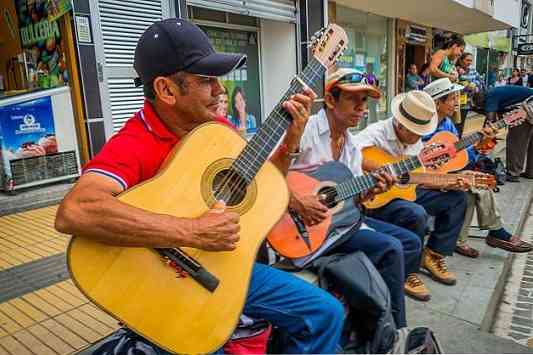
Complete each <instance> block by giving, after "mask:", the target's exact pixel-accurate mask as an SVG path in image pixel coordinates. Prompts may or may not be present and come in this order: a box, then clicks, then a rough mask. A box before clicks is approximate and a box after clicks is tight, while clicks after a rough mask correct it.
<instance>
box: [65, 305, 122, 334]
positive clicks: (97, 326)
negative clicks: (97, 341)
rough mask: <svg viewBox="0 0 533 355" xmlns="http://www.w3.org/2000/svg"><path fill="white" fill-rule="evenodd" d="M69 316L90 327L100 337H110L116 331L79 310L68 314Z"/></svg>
mask: <svg viewBox="0 0 533 355" xmlns="http://www.w3.org/2000/svg"><path fill="white" fill-rule="evenodd" d="M67 314H68V315H69V316H71V317H72V318H74V319H75V320H77V321H79V322H80V323H82V324H84V325H86V326H88V327H89V328H91V329H92V330H94V331H95V332H97V333H99V334H100V335H103V336H105V335H108V334H110V333H111V332H113V330H114V329H113V328H111V327H108V326H107V325H105V324H104V323H102V322H100V321H98V320H96V319H94V318H93V317H91V316H89V315H87V314H86V313H84V312H81V311H79V310H77V309H73V310H72V311H70V312H67Z"/></svg>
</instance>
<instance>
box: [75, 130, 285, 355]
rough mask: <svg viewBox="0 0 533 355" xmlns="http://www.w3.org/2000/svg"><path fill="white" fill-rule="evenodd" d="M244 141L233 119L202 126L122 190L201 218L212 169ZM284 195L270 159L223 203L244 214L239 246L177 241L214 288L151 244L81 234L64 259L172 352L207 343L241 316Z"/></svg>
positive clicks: (132, 198)
mask: <svg viewBox="0 0 533 355" xmlns="http://www.w3.org/2000/svg"><path fill="white" fill-rule="evenodd" d="M245 144H246V142H245V141H244V140H243V139H242V138H241V137H240V136H239V135H238V134H237V133H235V132H234V131H233V130H232V129H230V128H229V127H226V126H224V125H221V124H215V123H209V124H205V125H202V126H200V127H198V128H197V129H195V130H194V131H193V132H191V133H190V134H189V135H187V136H186V137H185V138H184V139H183V140H182V142H181V143H180V144H179V146H178V147H177V148H176V149H175V150H174V151H173V153H171V154H170V155H169V158H168V159H167V163H166V165H165V167H164V168H163V169H162V170H161V171H160V173H159V174H158V175H157V176H155V177H154V178H152V179H151V180H148V181H146V182H144V183H142V184H140V185H138V186H135V187H134V188H132V189H130V190H127V191H126V192H124V193H123V194H121V195H120V196H119V199H120V200H121V201H122V202H125V203H128V204H131V205H133V206H136V207H139V208H142V209H145V210H148V211H151V212H155V213H161V214H168V215H172V216H177V217H198V216H200V215H201V214H203V213H204V212H206V211H207V210H208V209H209V207H210V206H211V204H212V202H213V199H214V197H213V196H212V195H213V194H212V183H213V179H214V176H215V175H216V174H217V173H219V172H220V171H221V170H225V169H227V168H229V166H230V164H231V163H232V161H233V160H234V159H235V158H236V157H237V156H238V154H239V153H240V152H241V151H242V150H243V147H244V146H245ZM288 200H289V195H288V191H287V188H286V182H285V178H284V176H283V175H282V174H281V173H280V172H279V171H278V170H277V169H276V167H274V166H273V165H272V164H271V163H269V162H267V163H266V164H265V165H263V167H262V168H261V169H260V170H259V173H258V174H257V175H256V177H255V179H254V180H253V182H252V183H250V185H249V186H248V187H247V190H246V193H245V195H244V198H243V199H242V201H240V202H239V203H237V204H235V206H228V210H231V211H234V212H237V213H239V214H240V215H241V219H240V224H241V231H240V238H241V239H240V241H239V242H238V244H237V249H236V250H234V251H231V252H207V251H202V250H199V249H193V248H181V250H183V251H184V252H186V253H187V254H188V255H189V256H191V257H193V258H194V259H196V261H198V262H199V263H200V264H201V265H202V266H203V267H204V268H205V269H206V270H207V271H209V272H210V273H212V274H213V275H214V276H215V277H216V278H218V279H219V281H220V283H219V284H218V287H217V288H216V289H215V290H214V291H213V292H210V291H208V290H207V289H206V288H203V287H202V286H200V285H199V284H198V283H197V282H196V281H195V280H193V279H192V278H191V277H185V278H178V277H176V276H177V274H176V270H175V269H173V268H172V267H171V266H168V265H167V264H166V263H165V262H164V260H163V259H162V258H161V256H160V255H159V254H158V253H157V252H156V251H155V250H153V249H147V248H124V247H114V246H109V245H104V244H100V243H97V242H94V241H91V240H90V239H88V238H83V237H82V236H75V237H73V238H72V240H71V242H70V244H69V247H68V251H67V255H68V267H69V269H70V272H71V275H72V278H73V280H74V281H75V283H76V285H77V286H78V287H79V288H80V290H82V292H83V293H84V294H85V296H87V297H88V298H89V299H90V300H91V301H92V302H94V303H96V304H97V305H98V306H99V307H100V308H102V309H103V310H104V311H106V312H108V313H110V314H111V315H113V316H114V317H115V318H117V319H118V320H120V321H121V322H123V323H124V324H125V325H126V326H127V327H129V328H130V329H132V330H133V331H135V332H137V333H139V334H141V335H142V336H144V337H145V338H147V339H148V340H150V341H152V342H154V343H155V344H157V345H159V346H161V347H162V348H165V349H166V350H168V351H171V352H176V353H209V352H213V351H215V350H216V349H218V348H219V347H221V346H222V345H223V344H224V343H225V342H226V341H227V339H228V338H229V337H230V336H231V334H232V332H233V330H234V328H235V327H236V325H237V322H238V319H239V316H240V314H241V312H242V309H243V307H244V303H245V300H246V296H247V292H248V285H249V281H250V277H251V272H252V268H253V266H254V262H255V258H256V253H257V251H258V249H259V246H260V244H261V243H262V241H263V239H264V237H265V234H266V232H267V231H269V230H270V229H271V228H272V226H273V225H274V224H275V223H276V222H277V221H278V219H279V218H280V217H281V216H282V215H283V213H284V212H285V211H286V208H287V204H288Z"/></svg>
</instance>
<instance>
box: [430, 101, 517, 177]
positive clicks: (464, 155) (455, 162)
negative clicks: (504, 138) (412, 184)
mask: <svg viewBox="0 0 533 355" xmlns="http://www.w3.org/2000/svg"><path fill="white" fill-rule="evenodd" d="M526 118H527V115H526V112H525V111H524V110H522V109H517V110H514V111H511V112H509V113H506V114H505V115H504V116H503V118H502V119H501V120H499V121H497V122H495V123H494V124H493V126H494V127H495V128H496V129H502V128H505V127H515V126H518V125H521V124H522V123H523V122H524V121H525V120H526ZM483 137H484V136H483V134H482V133H481V132H476V133H472V134H469V135H467V136H466V137H464V138H462V139H459V138H458V137H457V136H456V135H455V134H453V133H451V132H447V131H443V132H439V133H437V134H435V135H434V136H433V137H431V139H430V140H429V141H428V143H446V144H452V145H453V146H455V149H456V151H457V154H456V156H455V158H453V159H451V160H450V161H448V162H447V163H445V164H443V165H441V166H438V167H436V169H435V170H434V171H436V172H439V173H448V172H451V171H459V170H462V169H464V168H465V166H467V165H468V152H467V151H466V148H468V147H470V146H472V145H474V144H477V143H479V142H481V141H482V140H483Z"/></svg>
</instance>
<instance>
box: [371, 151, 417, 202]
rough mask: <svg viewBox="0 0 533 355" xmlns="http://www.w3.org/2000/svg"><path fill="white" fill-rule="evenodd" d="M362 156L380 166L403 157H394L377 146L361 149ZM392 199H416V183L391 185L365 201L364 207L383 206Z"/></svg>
mask: <svg viewBox="0 0 533 355" xmlns="http://www.w3.org/2000/svg"><path fill="white" fill-rule="evenodd" d="M363 157H364V159H365V160H371V161H374V162H378V163H380V164H381V166H383V165H386V164H392V163H396V162H398V161H400V160H403V159H405V157H402V156H400V157H395V156H393V155H391V154H389V153H387V152H385V151H384V150H382V149H380V148H377V147H369V148H365V149H363ZM423 171H424V168H419V169H416V170H413V172H423ZM394 199H402V200H407V201H414V200H416V185H412V184H408V185H401V184H395V185H394V186H393V187H391V189H390V190H389V191H387V192H384V193H382V194H379V195H376V196H375V197H374V199H373V200H369V201H366V202H365V203H364V205H365V207H366V208H369V209H376V208H380V207H383V206H385V205H386V204H388V203H389V202H391V201H392V200H394Z"/></svg>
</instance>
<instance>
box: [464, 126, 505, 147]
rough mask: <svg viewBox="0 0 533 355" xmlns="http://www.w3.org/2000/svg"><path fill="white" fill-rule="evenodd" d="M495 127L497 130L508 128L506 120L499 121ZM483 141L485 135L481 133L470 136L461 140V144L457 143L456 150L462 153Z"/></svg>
mask: <svg viewBox="0 0 533 355" xmlns="http://www.w3.org/2000/svg"><path fill="white" fill-rule="evenodd" d="M493 126H494V128H496V129H502V128H505V127H506V126H507V123H506V122H505V119H503V120H499V121H498V122H496V123H495V124H494V125H493ZM482 139H483V134H482V133H481V132H476V133H472V134H469V135H468V136H466V137H464V138H462V139H460V140H459V142H457V143H455V149H456V150H457V151H461V150H463V149H466V148H468V147H470V146H472V145H474V144H476V143H479V142H480V141H481V140H482Z"/></svg>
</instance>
